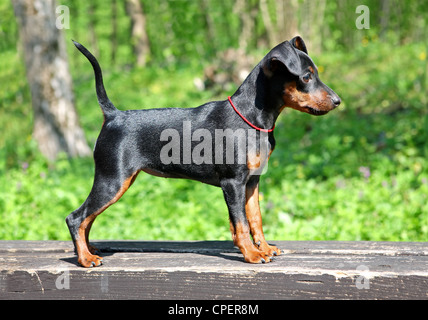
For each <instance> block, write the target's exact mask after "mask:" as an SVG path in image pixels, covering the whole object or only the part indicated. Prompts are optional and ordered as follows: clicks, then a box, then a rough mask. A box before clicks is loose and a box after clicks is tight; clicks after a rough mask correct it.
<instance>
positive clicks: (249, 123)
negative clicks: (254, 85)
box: [227, 97, 275, 132]
mask: <svg viewBox="0 0 428 320" xmlns="http://www.w3.org/2000/svg"><path fill="white" fill-rule="evenodd" d="M227 98H228V99H229V102H230V105H231V106H232V108H233V110H235V112H236V113H237V114H238V115H239V116H240V117H241V118H242V120H244V121H245V122H246V123H247V124H248V125H249V126H250V127H252V128H254V129H256V130H259V131H262V132H272V131H273V129H275V124H274V125H273V128H272V129H262V128H259V127H257V126H255V125H254V124H252V123H251V122H250V121H248V120H247V118H245V117H244V116H243V115H242V113H240V112H239V111H238V109H236V107H235V105H234V104H233V102H232V99H230V97H227Z"/></svg>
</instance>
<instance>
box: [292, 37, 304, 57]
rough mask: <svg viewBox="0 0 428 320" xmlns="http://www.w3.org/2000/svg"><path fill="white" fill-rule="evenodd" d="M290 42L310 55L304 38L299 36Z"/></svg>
mask: <svg viewBox="0 0 428 320" xmlns="http://www.w3.org/2000/svg"><path fill="white" fill-rule="evenodd" d="M290 42H291V44H292V45H293V47H294V48H296V49H299V50H300V51H303V52H304V53H306V54H308V49H306V44H305V41H303V39H302V38H300V37H299V36H297V37H294V38H293V39H291V40H290Z"/></svg>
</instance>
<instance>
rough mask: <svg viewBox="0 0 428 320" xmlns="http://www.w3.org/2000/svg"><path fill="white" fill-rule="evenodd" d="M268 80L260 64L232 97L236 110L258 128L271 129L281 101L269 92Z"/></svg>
mask: <svg viewBox="0 0 428 320" xmlns="http://www.w3.org/2000/svg"><path fill="white" fill-rule="evenodd" d="M269 85H270V80H269V79H268V77H267V76H266V75H265V73H264V72H263V69H262V62H260V63H259V64H258V65H257V66H256V67H255V68H254V69H253V71H251V73H250V74H249V75H248V77H247V78H246V79H245V80H244V82H243V83H242V84H241V86H240V87H239V88H238V90H237V91H236V92H235V93H234V95H233V96H232V100H233V103H234V104H235V106H236V108H237V109H238V110H239V111H240V112H241V113H242V114H243V115H244V116H245V117H246V118H247V119H248V120H249V121H250V122H251V123H253V124H254V125H256V126H258V127H259V128H264V129H270V128H273V127H274V125H275V122H276V119H277V118H278V116H279V113H280V110H281V101H280V100H278V99H277V98H275V97H273V95H272V94H271V92H270V90H269Z"/></svg>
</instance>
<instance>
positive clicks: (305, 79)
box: [302, 73, 312, 83]
mask: <svg viewBox="0 0 428 320" xmlns="http://www.w3.org/2000/svg"><path fill="white" fill-rule="evenodd" d="M311 79H312V75H311V74H310V73H307V74H305V75H304V76H303V77H302V80H303V81H304V82H306V83H308V82H309V80H311Z"/></svg>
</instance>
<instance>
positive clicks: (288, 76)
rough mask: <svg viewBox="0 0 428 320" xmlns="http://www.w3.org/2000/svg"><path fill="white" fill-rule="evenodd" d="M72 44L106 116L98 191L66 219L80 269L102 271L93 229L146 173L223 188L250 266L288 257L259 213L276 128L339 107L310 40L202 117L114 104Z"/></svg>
mask: <svg viewBox="0 0 428 320" xmlns="http://www.w3.org/2000/svg"><path fill="white" fill-rule="evenodd" d="M73 43H74V45H75V46H76V47H77V49H78V50H79V51H80V52H81V53H82V54H83V55H84V56H85V57H86V58H87V59H88V60H89V62H90V63H91V65H92V67H93V70H94V74H95V88H96V94H97V98H98V103H99V105H100V107H101V110H102V112H103V115H104V123H103V126H102V128H101V132H100V134H99V136H98V139H97V141H96V145H95V148H94V161H95V176H94V183H93V186H92V190H91V191H90V193H89V196H88V197H87V199H86V201H85V202H84V203H83V204H82V205H81V206H80V207H79V208H78V209H77V210H75V211H73V212H72V213H71V214H69V215H68V216H67V218H66V223H67V226H68V228H69V231H70V234H71V237H72V240H73V243H74V246H75V249H76V252H77V255H78V263H79V264H80V265H82V266H83V267H97V266H100V265H101V264H102V262H103V260H102V258H101V257H100V256H98V255H96V254H95V253H97V250H96V248H94V247H92V246H91V245H90V244H89V232H90V230H91V227H92V224H93V222H94V220H95V218H96V217H97V216H98V215H99V214H101V213H102V212H103V211H104V210H106V209H107V208H108V207H109V206H111V205H112V204H114V203H115V202H116V201H118V200H119V199H120V197H122V195H123V194H124V193H125V192H126V190H128V188H129V187H130V186H131V185H132V183H133V182H134V181H135V179H136V177H137V175H138V174H139V173H140V172H141V171H143V172H146V173H149V174H151V175H154V176H158V177H164V178H184V179H192V180H196V181H200V182H203V183H206V184H209V185H213V186H216V187H220V188H221V189H222V191H223V194H224V199H225V201H226V204H227V207H228V211H229V219H230V230H231V233H232V239H233V242H234V244H235V246H237V247H238V248H239V249H240V251H241V252H242V254H243V256H244V259H245V261H246V262H249V263H268V262H270V261H272V260H273V258H274V256H277V255H280V254H281V250H280V249H279V248H277V247H276V246H274V245H270V244H268V243H267V242H266V240H265V237H264V234H263V228H262V218H261V213H260V207H259V180H260V174H261V170H262V169H263V168H264V167H265V166H266V164H267V162H268V160H269V157H270V155H271V153H272V151H273V150H274V148H275V139H274V127H275V122H276V120H277V118H278V116H279V114H280V113H281V111H282V110H283V109H284V108H285V107H289V108H293V109H296V110H299V111H301V112H306V113H309V114H311V115H316V116H319V115H324V114H326V113H328V112H329V111H331V110H333V109H335V108H336V107H338V106H339V105H340V102H341V100H340V98H339V96H338V95H337V94H336V93H335V92H334V91H333V90H331V89H330V88H329V87H328V86H326V85H325V84H324V83H323V82H322V81H321V80H320V78H319V76H318V70H317V67H316V66H315V64H314V62H313V61H312V59H311V58H310V57H309V55H308V51H307V49H306V45H305V42H304V41H303V39H302V38H301V37H299V36H297V37H294V38H293V39H292V40H290V41H284V42H282V43H281V44H279V45H277V46H276V47H275V48H273V49H272V50H271V51H270V52H269V53H268V54H267V55H266V56H265V57H264V58H263V59H262V60H261V61H260V62H259V64H257V66H256V67H255V68H254V69H253V70H252V71H251V73H250V74H249V75H248V77H247V78H246V79H245V80H244V82H243V83H242V84H241V86H240V87H239V88H238V90H237V91H236V92H235V93H234V94H233V95H232V96H231V97H228V99H226V100H223V101H213V102H208V103H206V104H203V105H201V106H199V107H196V108H161V109H148V110H126V111H120V110H118V109H117V108H116V107H115V106H114V105H113V103H112V102H111V101H110V100H109V98H108V96H107V94H106V91H105V88H104V84H103V78H102V72H101V68H100V66H99V64H98V61H97V60H96V58H95V57H94V56H93V55H92V54H91V53H90V52H89V51H88V50H87V49H86V48H85V47H84V46H83V45H81V44H79V43H77V42H75V41H73ZM231 136H232V138H231ZM213 137H214V138H215V139H213ZM225 140H226V142H227V143H226V145H225V144H224V141H225ZM250 235H251V236H250Z"/></svg>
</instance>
